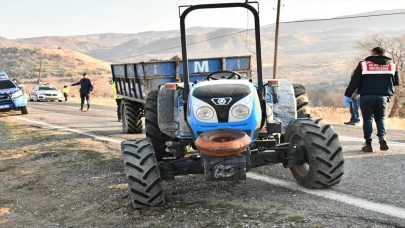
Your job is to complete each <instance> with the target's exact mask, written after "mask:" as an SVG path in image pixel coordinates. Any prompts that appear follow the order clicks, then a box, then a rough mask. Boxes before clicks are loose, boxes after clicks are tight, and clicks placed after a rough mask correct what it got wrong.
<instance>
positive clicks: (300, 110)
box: [293, 84, 311, 118]
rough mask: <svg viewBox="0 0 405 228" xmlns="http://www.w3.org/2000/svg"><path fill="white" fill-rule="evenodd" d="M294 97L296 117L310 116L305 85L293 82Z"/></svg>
mask: <svg viewBox="0 0 405 228" xmlns="http://www.w3.org/2000/svg"><path fill="white" fill-rule="evenodd" d="M293 87H294V94H295V99H296V101H297V118H307V117H310V114H311V110H310V108H309V100H308V94H307V92H306V90H305V87H304V86H303V85H300V84H293Z"/></svg>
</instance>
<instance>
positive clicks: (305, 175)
mask: <svg viewBox="0 0 405 228" xmlns="http://www.w3.org/2000/svg"><path fill="white" fill-rule="evenodd" d="M285 137H286V139H287V140H289V142H290V145H296V146H297V147H298V146H299V147H301V148H302V149H303V151H304V158H305V159H304V160H305V162H306V163H305V164H303V165H300V166H294V167H292V168H290V169H291V172H292V174H293V176H294V178H295V179H296V180H297V182H298V184H300V185H301V186H303V187H306V188H328V187H331V186H334V185H336V184H338V183H339V182H340V181H341V179H342V176H343V164H344V159H343V152H342V146H341V144H340V141H339V137H338V135H337V134H336V133H335V131H334V130H333V128H332V126H331V125H330V124H327V123H326V121H324V120H322V119H296V120H293V121H291V123H290V124H289V125H288V126H287V128H286V135H285Z"/></svg>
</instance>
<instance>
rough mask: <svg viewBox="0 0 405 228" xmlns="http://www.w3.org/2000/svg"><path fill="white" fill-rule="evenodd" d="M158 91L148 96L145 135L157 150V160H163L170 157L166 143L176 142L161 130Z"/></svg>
mask: <svg viewBox="0 0 405 228" xmlns="http://www.w3.org/2000/svg"><path fill="white" fill-rule="evenodd" d="M157 100H158V91H157V90H154V91H152V92H150V93H149V94H148V98H147V99H146V107H145V133H146V137H148V138H149V139H150V141H151V142H152V145H153V149H154V150H155V154H156V158H157V159H158V160H161V159H162V158H164V157H167V156H170V154H169V153H167V152H166V147H167V146H166V142H167V141H174V140H176V138H172V137H170V136H168V135H166V134H165V133H163V132H162V131H161V130H160V129H159V125H158V112H157Z"/></svg>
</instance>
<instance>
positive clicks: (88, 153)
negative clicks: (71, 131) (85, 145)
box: [79, 150, 104, 161]
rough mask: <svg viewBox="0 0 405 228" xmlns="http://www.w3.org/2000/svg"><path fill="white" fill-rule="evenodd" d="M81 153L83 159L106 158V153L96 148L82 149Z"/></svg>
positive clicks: (98, 159)
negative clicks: (95, 149)
mask: <svg viewBox="0 0 405 228" xmlns="http://www.w3.org/2000/svg"><path fill="white" fill-rule="evenodd" d="M79 153H80V154H81V155H82V157H83V159H86V160H97V161H100V160H102V159H103V158H104V155H103V154H102V153H100V152H98V151H94V150H82V151H79Z"/></svg>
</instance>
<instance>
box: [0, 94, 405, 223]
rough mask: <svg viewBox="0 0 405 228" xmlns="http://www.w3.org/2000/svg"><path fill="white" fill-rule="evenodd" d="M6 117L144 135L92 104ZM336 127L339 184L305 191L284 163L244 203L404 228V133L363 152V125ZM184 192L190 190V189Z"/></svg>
mask: <svg viewBox="0 0 405 228" xmlns="http://www.w3.org/2000/svg"><path fill="white" fill-rule="evenodd" d="M4 116H13V117H11V118H20V117H22V118H23V119H21V120H22V121H28V122H29V121H34V122H31V123H32V124H33V125H36V124H41V123H45V124H50V125H53V126H59V127H64V128H69V129H73V130H75V131H80V132H84V133H87V134H91V135H96V136H101V137H106V138H109V139H111V140H112V141H114V140H115V141H116V142H119V141H122V140H124V139H130V138H135V137H144V136H143V135H126V134H123V132H122V130H121V123H119V122H118V121H117V117H116V113H115V107H112V106H102V105H92V108H91V110H90V111H89V112H81V111H79V104H73V103H32V102H31V103H29V115H24V116H22V115H19V113H14V112H10V113H0V117H4ZM333 127H334V129H335V131H336V132H337V133H338V135H339V138H340V141H341V143H342V146H343V151H344V157H345V175H344V178H343V181H342V182H341V183H340V184H339V185H338V186H336V187H333V188H332V189H331V190H326V191H318V192H320V193H314V192H312V191H305V190H304V189H302V188H300V187H297V186H296V184H295V181H294V179H293V177H292V175H291V173H290V171H289V170H286V169H284V168H283V167H282V166H280V165H275V166H266V167H261V168H257V169H255V170H254V173H253V174H252V175H251V176H250V177H251V178H249V179H248V180H247V181H246V182H245V184H244V188H246V191H247V192H254V194H253V193H249V194H247V195H246V199H244V200H242V201H243V203H247V204H252V205H255V204H256V205H272V204H274V203H277V204H282V205H285V207H286V208H287V209H291V210H300V211H303V212H304V213H306V214H308V215H309V216H310V217H317V218H320V219H322V218H324V219H331V218H334V219H337V220H341V221H342V224H336V227H341V226H347V227H349V226H351V224H358V221H359V220H360V221H363V222H364V224H367V225H370V224H371V225H373V224H375V226H377V227H405V172H404V171H403V170H404V167H405V130H388V137H389V138H388V139H389V140H390V147H391V148H390V150H389V152H384V153H383V152H381V151H379V149H378V145H375V150H376V151H377V152H375V153H372V154H371V153H367V154H365V153H362V152H361V151H360V150H359V149H360V148H361V145H362V144H363V139H362V129H361V126H345V125H333ZM83 137H88V136H83ZM266 178H268V179H266ZM257 179H260V180H257ZM201 181H203V180H201ZM269 182H270V183H269ZM184 188H185V191H186V190H187V186H184ZM219 197H220V196H219ZM355 221H356V223H355ZM334 227H335V226H334ZM373 227H374V226H373Z"/></svg>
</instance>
